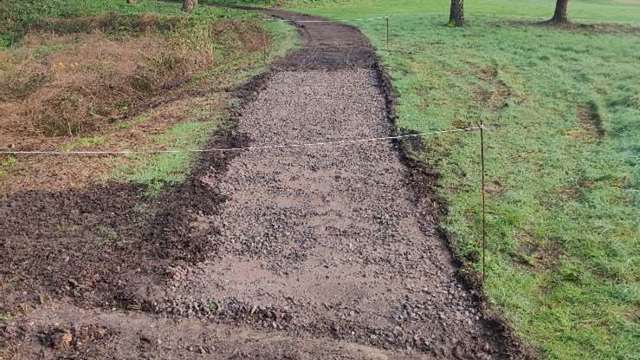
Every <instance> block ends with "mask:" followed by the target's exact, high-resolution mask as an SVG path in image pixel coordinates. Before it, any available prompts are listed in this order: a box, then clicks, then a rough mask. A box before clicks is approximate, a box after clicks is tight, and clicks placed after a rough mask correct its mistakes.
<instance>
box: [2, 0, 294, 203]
mask: <svg viewBox="0 0 640 360" xmlns="http://www.w3.org/2000/svg"><path fill="white" fill-rule="evenodd" d="M0 10H2V15H0V49H1V48H2V46H3V45H4V46H20V43H19V40H20V38H21V36H22V34H23V33H24V32H25V31H26V29H28V28H29V26H30V25H31V24H33V23H35V22H38V21H39V20H41V19H44V18H57V17H63V18H70V17H76V16H78V17H79V16H92V15H100V14H104V13H115V14H123V15H140V14H158V15H163V16H167V17H171V16H185V15H184V14H183V13H182V12H181V11H180V5H179V4H177V3H174V4H171V3H165V2H158V1H152V0H140V1H138V2H137V3H136V4H135V5H129V4H126V2H125V1H109V0H99V1H86V0H53V1H47V2H41V1H34V0H31V1H22V2H19V1H6V2H2V3H0ZM191 18H192V22H191V24H192V26H193V31H189V32H188V34H186V35H187V36H189V39H188V41H190V42H192V43H193V44H194V46H201V45H202V44H201V42H202V41H201V40H202V39H201V38H200V35H201V34H200V33H199V31H208V30H207V29H208V28H207V26H208V24H209V23H210V22H215V21H219V20H248V21H256V20H257V19H258V18H259V15H257V14H253V13H248V12H244V11H235V10H226V9H219V8H211V7H207V6H200V7H198V8H197V9H196V11H194V13H193V14H192V15H191ZM261 26H263V27H264V31H265V32H266V34H267V36H268V38H269V46H270V50H269V52H268V55H267V56H268V58H273V57H275V56H282V55H283V54H284V53H285V52H286V51H287V50H288V49H290V48H291V47H293V46H295V41H296V40H295V31H294V30H293V28H292V27H290V26H289V25H286V24H284V23H281V22H263V23H261ZM183 30H185V31H186V29H183ZM180 31H182V30H180ZM183 35H185V34H182V33H176V34H169V35H168V36H173V37H176V36H183ZM202 38H203V39H204V40H205V41H206V40H207V39H208V38H206V35H204V34H202ZM185 40H186V39H185ZM215 40H216V42H211V45H209V44H206V46H213V51H214V53H215V54H216V55H217V56H218V57H220V58H221V59H219V60H216V61H215V62H214V64H213V66H212V67H211V68H210V69H209V70H207V71H206V72H204V73H202V74H200V75H198V76H197V77H196V78H195V79H194V80H193V81H192V82H191V83H190V84H188V85H187V86H191V87H198V86H201V85H200V84H211V83H215V86H217V87H232V86H234V85H235V84H239V83H240V82H241V81H244V80H247V79H248V78H250V77H251V76H253V75H255V74H257V73H258V72H260V71H263V65H264V63H263V61H264V59H263V52H262V51H254V52H238V51H237V47H238V46H237V44H232V43H228V44H227V43H226V42H225V41H226V40H225V39H215ZM230 41H234V40H233V39H232V40H230ZM6 51H11V50H6ZM55 51H56V49H49V52H55ZM267 60H268V59H267ZM191 110H192V114H191V120H187V121H186V122H181V123H178V124H176V125H174V126H173V127H171V128H169V129H167V130H166V132H164V133H162V134H159V135H153V136H151V139H150V140H149V141H148V144H144V145H143V146H141V147H139V148H137V149H134V150H148V149H149V148H151V149H158V148H160V149H179V150H186V149H195V148H199V147H200V146H202V145H204V144H205V143H206V141H207V139H208V137H209V135H210V134H211V132H212V131H213V130H215V129H216V128H217V127H218V126H220V124H221V123H223V120H224V114H223V110H224V109H223V108H215V107H212V106H210V105H208V104H203V105H202V107H195V108H193V109H191ZM149 118H150V116H148V115H147V114H141V115H140V116H138V117H137V118H136V119H133V120H131V121H127V122H124V123H120V124H116V125H114V127H113V129H112V130H113V131H107V133H106V134H97V135H96V134H91V135H87V136H81V137H77V138H72V139H70V141H69V142H68V143H67V144H65V145H64V146H63V147H62V149H61V150H65V151H71V150H100V147H101V145H104V144H105V143H107V144H109V143H113V141H108V140H109V137H114V136H116V137H117V136H121V135H119V133H121V132H122V130H124V129H126V128H128V127H132V126H136V125H142V124H143V123H144V122H145V121H147V120H148V119H149ZM195 157H196V154H195V153H188V152H185V153H178V154H159V155H133V156H131V157H130V158H129V159H123V161H121V164H119V165H117V166H115V170H114V172H113V175H112V177H113V178H115V179H119V180H124V181H132V182H136V183H140V184H143V185H145V186H147V187H148V189H149V193H150V194H157V193H158V191H160V190H161V189H162V188H163V187H164V186H165V185H171V184H176V183H179V182H181V181H182V180H183V179H184V177H185V176H186V173H187V172H188V170H189V168H190V164H191V163H192V161H193V160H194V159H195ZM0 160H2V162H0V178H1V177H2V176H4V175H6V173H7V172H9V171H10V170H11V169H12V168H13V167H14V165H15V162H16V159H15V158H8V159H0Z"/></svg>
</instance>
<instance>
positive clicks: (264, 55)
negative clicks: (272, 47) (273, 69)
mask: <svg viewBox="0 0 640 360" xmlns="http://www.w3.org/2000/svg"><path fill="white" fill-rule="evenodd" d="M262 62H263V63H264V65H265V66H266V65H267V33H266V32H265V33H263V34H262Z"/></svg>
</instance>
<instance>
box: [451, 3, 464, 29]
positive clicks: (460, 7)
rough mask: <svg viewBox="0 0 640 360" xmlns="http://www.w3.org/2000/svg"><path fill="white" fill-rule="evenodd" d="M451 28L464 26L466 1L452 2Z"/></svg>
mask: <svg viewBox="0 0 640 360" xmlns="http://www.w3.org/2000/svg"><path fill="white" fill-rule="evenodd" d="M449 26H464V0H451V11H450V13H449Z"/></svg>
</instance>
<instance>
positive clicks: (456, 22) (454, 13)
mask: <svg viewBox="0 0 640 360" xmlns="http://www.w3.org/2000/svg"><path fill="white" fill-rule="evenodd" d="M135 2H136V0H127V3H129V4H135ZM197 5H198V0H182V10H183V11H185V12H191V11H193V9H194V8H195V7H196V6H197ZM568 5H569V0H556V10H555V12H554V13H553V17H552V18H551V19H549V20H548V21H547V22H548V23H550V24H565V23H567V22H569V18H568V17H567V8H568ZM449 26H464V0H451V7H450V11H449Z"/></svg>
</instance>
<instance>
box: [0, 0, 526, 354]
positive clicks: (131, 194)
mask: <svg viewBox="0 0 640 360" xmlns="http://www.w3.org/2000/svg"><path fill="white" fill-rule="evenodd" d="M270 14H271V15H273V16H276V17H280V18H286V19H289V20H294V21H305V20H318V19H317V18H313V17H307V16H303V15H297V14H291V13H287V12H283V11H270ZM297 26H298V27H299V30H300V34H301V36H302V39H303V46H302V48H301V49H300V50H298V51H295V52H293V53H292V54H290V55H289V56H287V57H286V58H284V59H282V60H280V61H278V62H276V63H274V64H273V66H272V69H271V70H270V71H269V72H268V73H267V74H264V75H262V76H259V77H256V78H254V79H253V80H252V81H251V82H249V83H248V84H246V85H245V86H243V87H242V88H240V89H238V90H237V92H236V95H237V96H238V98H239V99H240V100H241V101H240V105H239V106H238V107H236V108H234V109H233V112H234V115H235V116H234V120H233V122H232V123H231V124H230V126H229V127H228V128H226V129H225V130H223V131H219V132H218V133H217V134H215V136H214V137H213V138H212V140H211V142H210V144H209V146H210V147H223V148H228V147H244V146H249V145H252V146H255V145H273V144H278V145H283V144H301V143H311V142H313V143H315V142H318V141H332V140H344V139H355V138H370V137H380V136H388V135H390V134H393V133H394V127H393V124H392V122H391V121H392V120H393V98H392V96H391V93H390V91H389V84H388V81H387V80H386V78H385V77H384V75H383V73H382V72H381V70H380V67H379V66H378V63H377V60H376V57H375V54H374V51H373V49H372V48H371V46H370V44H369V42H368V41H367V39H366V38H365V37H364V36H363V35H362V34H361V33H360V32H359V31H358V30H356V29H355V28H352V27H349V26H346V25H342V24H334V23H320V22H318V23H298V24H297ZM435 181H436V179H435V176H434V175H430V172H429V171H426V169H422V168H420V167H417V166H416V164H412V163H411V162H409V161H408V160H407V159H405V158H404V157H403V152H402V150H401V148H400V146H399V144H396V143H393V142H388V141H383V142H367V143H358V144H351V145H340V146H335V145H330V146H308V147H297V146H296V147H289V148H287V147H284V148H271V149H262V150H251V151H238V152H225V153H215V152H214V153H206V154H204V155H203V156H202V157H201V158H200V160H199V162H198V165H197V166H196V167H195V168H194V170H193V173H192V174H191V176H190V178H189V180H188V181H186V182H185V184H183V185H182V186H180V187H178V188H176V189H173V190H172V191H170V192H168V193H166V194H164V195H162V196H161V198H160V199H156V200H149V199H147V198H145V197H144V196H143V189H139V188H136V187H135V186H130V185H118V184H114V185H107V186H100V187H93V188H88V189H85V190H84V191H77V190H74V191H59V192H37V191H29V192H22V193H17V194H13V195H11V196H10V197H8V198H7V197H5V198H2V199H1V200H0V219H3V220H2V221H1V222H0V233H1V234H2V237H1V238H0V261H1V262H2V264H3V266H2V268H1V269H0V280H1V281H2V287H1V289H0V291H1V295H2V296H1V300H0V309H1V310H2V312H3V314H4V315H3V317H5V321H3V323H2V325H1V326H0V348H2V349H3V350H0V358H16V359H30V358H118V359H120V358H127V359H133V358H136V359H137V358H150V359H151V358H153V359H174V358H175V359H194V358H210V359H403V358H406V359H414V358H415V359H431V358H455V359H489V358H497V359H501V358H521V357H523V356H524V355H523V354H522V352H521V351H520V348H519V347H518V345H517V342H516V341H515V340H514V339H513V338H512V337H511V336H510V335H509V334H508V331H506V330H505V329H504V328H503V327H502V326H501V325H500V323H499V322H497V321H495V320H493V319H491V318H487V317H486V315H485V314H484V312H483V311H482V302H481V299H480V296H479V295H478V292H477V291H476V290H474V289H473V288H469V287H467V286H465V284H464V283H463V282H461V281H460V279H459V278H458V277H457V266H456V264H455V261H454V259H453V258H452V256H451V254H450V252H449V251H448V249H447V246H446V243H445V242H444V241H443V239H442V238H441V237H440V236H439V235H438V234H437V231H436V226H437V214H438V213H439V211H440V210H439V209H438V202H437V199H435V197H434V196H433V195H432V194H431V193H430V192H429V191H425V189H428V188H429V186H432V185H433V184H434V182H435Z"/></svg>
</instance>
